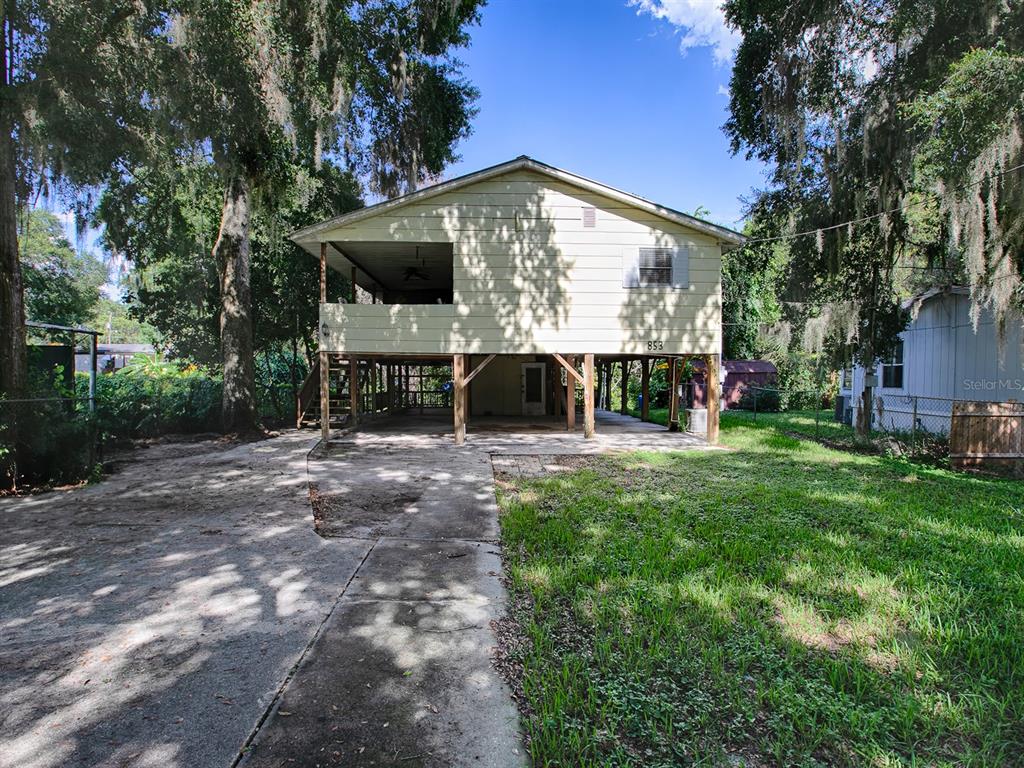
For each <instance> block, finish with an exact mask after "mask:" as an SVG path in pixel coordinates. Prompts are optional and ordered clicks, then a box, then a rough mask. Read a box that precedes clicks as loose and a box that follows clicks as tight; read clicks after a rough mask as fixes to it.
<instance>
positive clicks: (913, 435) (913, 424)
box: [910, 395, 917, 451]
mask: <svg viewBox="0 0 1024 768" xmlns="http://www.w3.org/2000/svg"><path fill="white" fill-rule="evenodd" d="M910 449H911V450H912V451H916V450H917V395H914V412H913V413H912V414H911V416H910Z"/></svg>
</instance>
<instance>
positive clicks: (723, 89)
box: [718, 83, 729, 98]
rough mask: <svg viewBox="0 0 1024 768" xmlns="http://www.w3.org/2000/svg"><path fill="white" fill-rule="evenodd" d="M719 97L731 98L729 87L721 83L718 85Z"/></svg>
mask: <svg viewBox="0 0 1024 768" xmlns="http://www.w3.org/2000/svg"><path fill="white" fill-rule="evenodd" d="M718 95H719V96H725V97H726V98H728V96H729V86H727V85H722V84H721V83H719V84H718Z"/></svg>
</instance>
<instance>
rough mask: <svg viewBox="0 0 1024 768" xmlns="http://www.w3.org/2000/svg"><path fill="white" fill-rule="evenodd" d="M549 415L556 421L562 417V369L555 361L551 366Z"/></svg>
mask: <svg viewBox="0 0 1024 768" xmlns="http://www.w3.org/2000/svg"><path fill="white" fill-rule="evenodd" d="M549 368H551V400H552V403H551V413H552V415H554V417H555V418H556V419H557V418H559V417H560V416H561V415H562V369H561V367H559V365H558V361H557V360H553V361H552V363H551V365H550V366H549Z"/></svg>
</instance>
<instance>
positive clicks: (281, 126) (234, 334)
mask: <svg viewBox="0 0 1024 768" xmlns="http://www.w3.org/2000/svg"><path fill="white" fill-rule="evenodd" d="M478 4H479V3H478V0H462V1H461V2H450V1H449V0H367V1H365V2H336V3H313V4H305V3H276V2H269V1H268V0H184V1H183V2H181V3H179V4H177V5H176V6H175V8H174V11H173V13H172V14H171V15H170V23H169V24H168V28H167V29H168V32H167V35H168V41H169V46H168V48H167V49H166V60H165V62H164V64H163V65H162V66H161V67H160V69H159V71H160V73H161V75H162V76H161V78H160V79H159V81H158V82H157V83H156V84H155V85H154V88H153V91H154V94H155V95H156V98H155V99H154V102H153V103H154V104H155V106H156V108H157V111H158V113H159V114H160V115H161V116H162V118H163V120H162V122H161V125H162V126H164V127H165V128H166V130H165V133H166V134H167V135H168V136H175V143H176V144H177V145H178V146H181V147H183V148H184V149H185V150H186V152H187V154H189V155H190V156H192V155H194V154H195V153H196V152H200V153H202V154H204V155H205V156H206V157H207V158H208V160H209V162H210V164H211V167H212V168H213V169H214V170H215V172H216V174H217V178H218V181H219V185H220V188H221V205H220V219H219V223H218V226H217V232H216V237H215V239H214V242H213V246H212V252H213V257H214V260H215V262H216V267H217V270H218V279H219V301H220V312H219V328H220V355H221V362H222V366H223V373H224V395H223V422H224V427H225V429H228V430H245V429H249V428H251V427H253V426H254V425H255V418H256V413H255V405H254V376H253V352H254V347H253V324H252V307H251V304H252V275H251V272H252V221H253V215H254V210H255V208H256V207H257V206H258V205H260V204H261V203H262V204H265V206H266V207H267V208H268V209H269V208H272V207H273V206H274V205H275V201H276V200H277V199H278V198H279V197H280V196H282V195H284V194H286V193H287V190H288V189H289V188H290V186H291V185H292V178H291V176H292V174H293V172H294V170H295V168H296V166H301V165H303V164H304V163H306V164H308V165H309V167H310V170H312V171H315V170H316V169H317V168H319V166H320V164H321V162H322V159H323V158H324V157H326V156H338V157H341V158H344V159H345V161H346V162H347V163H348V164H350V165H351V166H352V167H353V168H354V169H355V170H357V171H358V172H361V173H365V175H366V176H367V178H368V179H369V180H370V183H371V185H372V186H373V188H374V189H375V190H377V191H380V192H383V193H390V192H393V191H396V190H397V189H398V187H399V183H400V182H402V183H404V185H405V186H415V184H416V183H417V181H418V180H419V179H420V178H422V177H423V176H424V175H427V174H430V173H437V172H439V171H440V170H441V169H442V168H443V167H444V165H445V164H446V163H447V162H448V161H450V160H451V159H452V147H453V144H454V142H455V140H456V139H457V138H459V137H460V136H462V135H464V134H465V133H466V132H467V131H468V119H469V116H470V114H471V106H470V103H471V100H472V98H473V96H474V92H473V91H472V89H471V88H469V86H467V85H466V84H465V83H464V82H463V81H462V80H461V78H460V77H459V76H458V68H457V65H456V63H455V62H454V61H453V60H452V59H451V58H450V50H451V48H452V47H453V46H454V45H458V44H460V43H462V42H465V40H466V32H465V27H466V25H467V24H469V23H472V22H473V21H475V20H476V17H477V6H478Z"/></svg>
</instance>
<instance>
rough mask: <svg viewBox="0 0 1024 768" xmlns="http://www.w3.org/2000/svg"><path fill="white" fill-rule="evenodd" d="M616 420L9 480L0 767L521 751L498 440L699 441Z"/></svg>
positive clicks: (227, 453) (2, 519)
mask: <svg viewBox="0 0 1024 768" xmlns="http://www.w3.org/2000/svg"><path fill="white" fill-rule="evenodd" d="M618 418H619V417H612V416H611V415H608V414H605V415H603V416H601V417H600V421H599V436H598V440H596V441H583V440H582V438H581V437H580V436H579V435H578V434H575V435H566V434H565V433H564V432H558V431H551V432H547V433H545V432H539V433H538V432H536V431H526V432H524V431H522V430H517V429H515V428H511V429H510V428H505V427H502V426H500V425H494V428H493V429H490V430H488V431H471V433H470V439H469V442H467V444H466V446H465V447H463V448H455V447H454V445H452V443H451V436H450V426H449V425H448V424H447V423H441V424H433V423H431V422H430V421H429V420H427V421H425V422H422V423H420V424H419V425H418V426H417V425H410V424H409V423H408V422H407V421H401V422H382V423H379V424H376V425H370V426H368V427H367V428H366V429H364V430H362V431H360V432H358V433H356V434H354V435H350V436H348V437H344V438H342V439H340V440H338V441H336V442H333V443H332V444H331V446H330V449H329V450H328V452H327V453H326V454H321V452H319V451H317V452H316V453H314V454H312V455H310V456H309V458H308V460H307V454H308V453H309V451H310V449H311V448H312V446H313V445H314V443H315V439H314V438H313V437H312V435H311V433H309V432H303V433H297V432H291V433H286V434H284V435H283V436H281V437H278V438H275V439H272V440H266V441H262V442H256V443H248V444H242V445H237V444H236V445H232V444H224V443H221V442H218V441H210V440H208V441H195V442H185V443H169V444H166V445H162V446H157V447H152V448H149V449H146V450H143V451H139V452H136V453H135V454H133V455H132V457H131V459H130V460H129V461H128V462H127V463H126V465H125V466H124V467H123V468H122V469H121V470H120V471H118V472H117V473H116V474H114V475H113V476H112V477H110V478H108V479H106V480H104V481H103V482H102V483H100V484H98V485H95V486H91V487H87V488H81V489H75V490H69V491H63V492H55V493H48V494H41V495H38V496H32V497H26V498H15V499H0V525H2V530H3V538H2V541H0V605H2V613H0V685H2V689H0V766H2V767H3V768H7V766H10V767H11V768H14V766H17V767H18V768H49V767H50V766H62V767H63V766H104V767H106V766H133V767H139V768H142V767H144V766H159V767H160V768H176V767H180V768H191V767H192V766H202V767H203V768H206V767H207V766H210V767H214V766H224V768H227V767H228V766H234V765H238V764H242V765H245V766H247V767H252V766H259V767H262V766H282V765H299V766H303V765H325V766H326V765H395V764H400V765H403V766H442V765H443V766H469V765H472V766H495V767H498V766H518V765H522V764H524V763H525V760H526V756H525V752H524V750H523V748H522V746H521V741H520V734H519V729H518V716H517V712H516V709H515V706H514V704H513V702H512V701H511V699H510V697H509V691H508V689H507V688H506V687H505V685H504V683H503V682H502V681H501V680H500V678H499V677H498V675H497V674H496V673H495V671H494V669H493V667H492V665H491V663H490V654H491V650H492V648H493V646H494V644H495V637H494V633H493V630H492V629H491V622H492V621H493V620H494V619H496V618H498V617H500V616H501V615H502V613H503V611H504V601H505V594H504V590H503V588H502V585H501V581H500V571H501V561H500V554H499V550H498V545H497V540H498V535H499V529H498V519H497V509H496V504H495V499H494V485H493V474H492V461H493V462H494V464H495V465H498V464H502V463H503V462H504V464H503V466H508V465H509V463H510V462H511V463H512V464H513V465H515V466H516V467H517V468H518V470H519V471H524V470H529V471H541V472H542V471H546V470H545V467H546V466H547V464H548V463H550V462H549V460H547V459H545V458H542V455H545V454H565V453H578V452H583V451H585V452H595V451H602V450H610V449H616V448H653V449H656V450H658V449H678V448H687V447H694V446H697V445H699V444H700V442H701V441H699V440H696V439H695V438H692V437H689V436H685V435H668V433H666V432H664V431H663V430H659V429H656V428H653V427H650V426H649V425H639V423H638V422H636V421H635V420H629V421H628V422H627V421H617V419H618ZM311 501H312V507H313V509H311ZM314 511H315V513H316V514H315V518H314V514H313V512H314ZM314 528H316V531H315V530H314ZM317 531H318V532H319V534H320V535H318V533H317Z"/></svg>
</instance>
